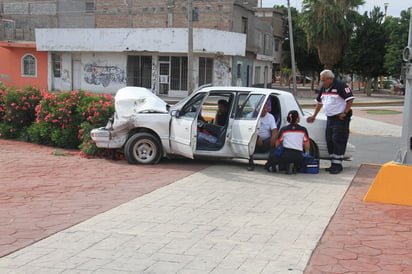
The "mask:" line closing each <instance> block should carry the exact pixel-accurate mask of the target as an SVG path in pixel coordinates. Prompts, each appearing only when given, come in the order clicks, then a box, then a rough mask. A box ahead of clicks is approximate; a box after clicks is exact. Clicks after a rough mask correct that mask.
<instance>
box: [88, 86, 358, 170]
mask: <svg viewBox="0 0 412 274" xmlns="http://www.w3.org/2000/svg"><path fill="white" fill-rule="evenodd" d="M219 100H225V101H227V102H228V106H229V114H228V117H227V119H226V123H225V124H224V125H222V126H220V125H213V123H212V121H213V119H214V118H215V115H216V112H217V102H218V101H219ZM266 103H269V106H270V112H271V113H272V114H273V115H274V117H275V118H276V121H277V126H278V128H280V127H282V126H284V125H286V124H287V118H286V117H287V114H288V112H289V111H290V110H297V111H298V112H299V115H300V117H301V125H303V126H305V127H306V128H307V129H308V131H309V136H310V142H311V149H310V152H309V153H310V154H311V155H313V156H315V157H316V158H319V157H320V158H328V157H329V155H328V152H327V148H326V140H325V128H326V118H325V117H324V116H323V117H322V115H319V116H318V118H317V119H316V121H315V122H314V123H307V122H306V117H308V116H310V115H311V114H310V113H307V112H304V111H302V109H301V108H300V106H299V104H298V102H297V101H296V99H295V98H294V96H293V95H292V94H291V93H289V92H285V91H281V90H276V89H263V88H252V87H227V86H224V87H212V86H208V87H202V88H200V89H199V90H197V91H195V92H193V93H192V94H191V95H189V96H188V97H187V98H185V99H183V100H182V101H180V102H179V103H177V104H176V105H174V106H169V105H168V104H167V103H166V102H164V101H163V100H162V99H161V98H159V97H158V96H156V95H155V94H153V93H152V92H151V91H150V90H148V89H146V88H140V87H125V88H122V89H120V90H119V91H118V92H117V94H116V95H115V114H114V117H113V119H111V120H110V121H109V122H108V124H107V125H106V126H105V127H101V128H97V129H93V130H92V131H91V137H92V139H93V140H94V141H95V142H96V145H97V147H99V148H109V149H121V150H123V151H124V154H125V157H126V159H127V161H128V162H129V163H130V164H156V163H158V162H159V161H160V160H161V159H162V157H168V156H184V157H187V158H192V159H194V158H212V159H218V158H243V159H249V168H250V169H253V164H254V162H253V160H254V159H267V158H268V154H267V153H266V154H264V153H263V154H254V150H255V145H256V140H257V135H258V126H259V118H260V113H261V111H262V106H263V105H264V104H266ZM205 135H208V136H205ZM211 136H213V137H211ZM354 150H355V148H354V146H353V145H351V144H348V148H347V153H346V155H345V158H346V159H350V158H351V157H352V155H353V153H354Z"/></svg>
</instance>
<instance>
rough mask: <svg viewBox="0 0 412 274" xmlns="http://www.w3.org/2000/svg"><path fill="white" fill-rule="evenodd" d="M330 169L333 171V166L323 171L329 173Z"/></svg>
mask: <svg viewBox="0 0 412 274" xmlns="http://www.w3.org/2000/svg"><path fill="white" fill-rule="evenodd" d="M332 169H333V166H330V167H327V168H325V171H327V172H329V171H331V170H332Z"/></svg>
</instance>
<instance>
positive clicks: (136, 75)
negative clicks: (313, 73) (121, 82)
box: [127, 56, 152, 89]
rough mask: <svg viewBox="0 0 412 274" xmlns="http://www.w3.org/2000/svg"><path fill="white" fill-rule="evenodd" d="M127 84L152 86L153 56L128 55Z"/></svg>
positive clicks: (149, 87)
mask: <svg viewBox="0 0 412 274" xmlns="http://www.w3.org/2000/svg"><path fill="white" fill-rule="evenodd" d="M127 85H129V86H136V87H145V88H148V89H151V88H152V56H128V57H127Z"/></svg>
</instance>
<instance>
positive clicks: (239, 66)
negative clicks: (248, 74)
mask: <svg viewBox="0 0 412 274" xmlns="http://www.w3.org/2000/svg"><path fill="white" fill-rule="evenodd" d="M236 78H238V79H239V78H242V64H237V72H236Z"/></svg>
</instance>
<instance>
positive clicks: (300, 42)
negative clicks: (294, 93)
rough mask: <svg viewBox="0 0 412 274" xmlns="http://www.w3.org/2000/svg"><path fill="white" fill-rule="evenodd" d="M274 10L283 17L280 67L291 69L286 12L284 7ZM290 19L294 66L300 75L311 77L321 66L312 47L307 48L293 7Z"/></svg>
mask: <svg viewBox="0 0 412 274" xmlns="http://www.w3.org/2000/svg"><path fill="white" fill-rule="evenodd" d="M275 8H276V9H277V10H279V11H281V12H282V13H283V14H284V17H285V20H284V22H285V24H284V27H283V37H284V38H285V41H284V43H283V46H282V65H283V67H286V68H291V67H292V62H291V57H290V56H291V53H290V43H289V26H288V20H287V16H288V10H287V7H285V6H275ZM291 17H292V28H293V30H292V31H293V41H294V50H295V61H296V66H297V68H298V70H299V71H300V73H301V74H304V75H311V76H312V77H313V76H314V75H315V73H317V72H319V71H320V70H321V69H322V65H321V64H320V62H319V58H318V55H317V53H316V50H315V49H314V48H313V47H309V46H308V44H307V39H306V33H305V32H304V30H303V29H302V28H301V26H300V24H299V20H300V14H299V11H298V10H297V9H295V8H293V7H291ZM312 89H313V81H312Z"/></svg>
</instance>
